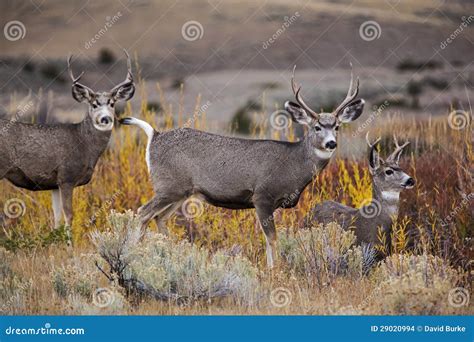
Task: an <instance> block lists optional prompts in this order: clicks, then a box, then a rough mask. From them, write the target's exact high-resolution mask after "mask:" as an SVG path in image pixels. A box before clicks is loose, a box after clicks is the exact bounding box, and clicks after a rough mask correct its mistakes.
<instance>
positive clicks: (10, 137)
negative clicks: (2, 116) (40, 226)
mask: <svg viewBox="0 0 474 342" xmlns="http://www.w3.org/2000/svg"><path fill="white" fill-rule="evenodd" d="M125 53H126V54H127V66H128V72H127V77H126V79H125V81H123V82H122V83H120V84H118V85H117V86H115V87H114V88H112V90H110V91H108V92H94V91H93V90H92V89H90V88H89V87H86V86H85V85H83V84H81V83H79V80H80V78H81V77H82V75H83V74H84V73H81V74H80V75H79V76H78V77H74V75H73V73H72V70H71V65H70V62H71V57H69V59H68V69H69V74H70V77H71V79H72V97H73V98H74V99H75V100H76V101H77V102H87V104H88V105H89V109H88V111H87V114H86V116H85V118H84V120H83V121H82V122H80V123H77V124H51V125H39V124H28V123H22V122H17V121H8V120H0V146H1V148H0V179H2V178H6V179H8V180H9V181H10V182H11V183H13V184H14V185H16V186H18V187H20V188H24V189H28V190H32V191H42V190H52V195H53V213H54V225H55V227H58V226H59V225H60V223H61V216H64V220H65V224H66V226H67V232H68V234H69V237H70V231H69V230H70V226H71V222H72V195H73V190H74V188H75V187H77V186H81V185H85V184H87V183H89V181H90V180H91V177H92V174H93V172H94V168H95V165H96V163H97V160H98V159H99V157H100V156H101V154H102V153H103V152H104V150H105V148H106V147H107V145H108V143H109V140H110V136H111V130H112V128H113V124H114V115H115V113H114V105H115V103H116V102H117V101H127V100H129V99H130V98H131V97H132V96H133V94H134V91H135V85H134V82H133V77H132V71H131V61H130V57H129V55H128V53H127V52H126V51H125Z"/></svg>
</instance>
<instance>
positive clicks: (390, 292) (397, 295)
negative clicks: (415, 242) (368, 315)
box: [373, 254, 459, 315]
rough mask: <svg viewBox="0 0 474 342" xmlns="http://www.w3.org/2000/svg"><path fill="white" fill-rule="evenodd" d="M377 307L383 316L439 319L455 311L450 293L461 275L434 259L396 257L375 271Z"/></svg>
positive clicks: (427, 256)
mask: <svg viewBox="0 0 474 342" xmlns="http://www.w3.org/2000/svg"><path fill="white" fill-rule="evenodd" d="M373 276H374V281H376V282H377V283H378V284H379V285H378V287H377V288H376V289H375V290H374V292H375V293H376V294H375V295H373V298H374V303H373V305H375V306H376V307H377V308H379V310H381V313H382V314H391V315H437V314H441V313H443V312H444V313H446V312H450V311H453V309H454V307H452V306H451V307H450V305H449V299H448V297H449V292H450V291H451V290H452V289H453V288H455V287H456V283H457V281H458V280H459V274H458V272H457V271H456V270H454V269H453V268H451V267H450V266H449V265H448V263H447V262H446V261H445V260H443V259H441V258H439V257H435V256H432V255H402V254H394V255H391V256H389V257H387V258H386V259H385V260H384V261H383V262H382V263H381V264H380V266H379V267H378V268H377V269H376V270H375V271H374V274H373Z"/></svg>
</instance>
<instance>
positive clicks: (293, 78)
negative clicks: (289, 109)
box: [291, 65, 298, 96]
mask: <svg viewBox="0 0 474 342" xmlns="http://www.w3.org/2000/svg"><path fill="white" fill-rule="evenodd" d="M295 70H296V65H295V66H294V67H293V74H292V75H291V88H292V89H293V94H294V95H295V96H296V93H297V92H298V86H297V85H296V82H295Z"/></svg>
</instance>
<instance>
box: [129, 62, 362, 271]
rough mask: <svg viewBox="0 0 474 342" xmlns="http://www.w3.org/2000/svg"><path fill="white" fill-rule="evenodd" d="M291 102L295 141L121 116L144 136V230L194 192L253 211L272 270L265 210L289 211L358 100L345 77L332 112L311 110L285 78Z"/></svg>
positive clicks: (272, 243)
mask: <svg viewBox="0 0 474 342" xmlns="http://www.w3.org/2000/svg"><path fill="white" fill-rule="evenodd" d="M291 84H292V88H293V92H294V94H295V98H296V101H297V102H298V103H294V102H289V101H288V102H286V103H285V108H286V110H287V111H288V112H289V113H290V114H291V117H292V119H293V120H294V121H295V122H297V123H299V124H303V125H306V126H307V127H308V134H307V135H306V136H305V137H304V139H303V140H301V141H299V142H295V143H291V142H283V141H275V140H251V139H240V138H233V137H225V136H221V135H216V134H211V133H206V132H202V131H198V130H195V129H189V128H181V129H176V130H173V131H169V132H157V131H155V130H154V129H153V128H152V127H151V126H150V125H149V124H148V123H146V122H144V121H142V120H139V119H136V118H125V119H123V120H121V123H122V124H125V125H135V126H138V127H140V128H142V129H143V130H144V131H145V133H146V134H147V136H148V144H147V149H146V161H147V165H148V169H149V173H150V176H151V180H152V183H153V188H154V191H155V196H154V197H153V198H152V199H151V200H150V201H149V202H148V203H146V204H145V205H144V206H142V207H141V208H139V210H138V214H139V216H140V218H141V221H142V226H143V227H145V226H146V225H147V224H148V223H149V221H150V220H151V219H153V218H154V217H156V218H157V221H158V224H159V226H160V225H161V224H162V223H163V220H164V219H166V218H167V217H168V216H169V215H170V214H171V213H173V212H174V211H175V209H176V208H177V207H179V206H180V205H181V203H183V201H184V200H185V199H186V198H188V197H190V196H192V195H198V196H200V197H201V198H202V199H204V200H205V201H207V202H208V203H210V204H212V205H215V206H218V207H223V208H229V209H248V208H255V209H256V211H257V216H258V218H259V221H260V224H261V227H262V229H263V231H264V233H265V237H266V241H267V244H266V247H267V264H268V266H269V267H273V263H274V258H275V248H276V231H275V226H274V223H273V212H274V211H275V210H276V209H277V208H280V207H281V208H292V207H294V206H295V205H296V204H297V203H298V200H299V197H300V195H301V193H302V192H303V190H304V189H305V187H306V186H307V185H308V184H309V183H310V182H311V181H312V179H313V177H314V176H315V175H317V174H318V173H319V172H320V171H321V170H322V169H323V168H324V167H325V166H326V165H327V164H328V162H329V159H330V158H331V156H332V154H333V152H334V150H335V148H336V145H337V144H336V137H337V130H338V128H339V126H340V125H341V123H346V122H350V121H353V120H355V119H357V118H358V117H359V116H360V114H361V113H362V110H363V107H364V101H363V100H362V99H356V96H357V94H358V90H359V82H358V80H357V86H356V88H355V90H354V91H353V77H352V73H351V83H350V86H349V91H348V92H347V96H346V98H345V99H344V101H343V102H342V103H341V104H340V105H339V106H338V107H337V108H336V110H334V112H332V113H316V112H315V111H313V110H312V109H311V108H310V107H309V106H308V105H306V103H305V102H304V101H303V99H302V98H301V94H300V90H301V87H298V86H297V85H296V83H295V81H294V69H293V77H292V80H291Z"/></svg>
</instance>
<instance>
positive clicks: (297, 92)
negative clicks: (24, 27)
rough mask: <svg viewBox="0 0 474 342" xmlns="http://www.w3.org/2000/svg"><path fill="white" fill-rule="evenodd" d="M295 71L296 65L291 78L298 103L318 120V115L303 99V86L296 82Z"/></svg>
mask: <svg viewBox="0 0 474 342" xmlns="http://www.w3.org/2000/svg"><path fill="white" fill-rule="evenodd" d="M295 70H296V65H295V66H294V67H293V75H292V76H291V88H292V89H293V94H295V98H296V101H297V102H298V103H299V105H300V106H301V107H303V108H304V110H306V111H307V112H308V113H309V114H310V115H311V116H312V117H313V118H315V119H317V118H318V113H316V112H315V111H314V110H312V109H311V108H310V107H309V106H308V105H307V104H306V102H304V100H303V98H302V97H301V93H300V91H301V86H298V85H297V84H296V82H295Z"/></svg>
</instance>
